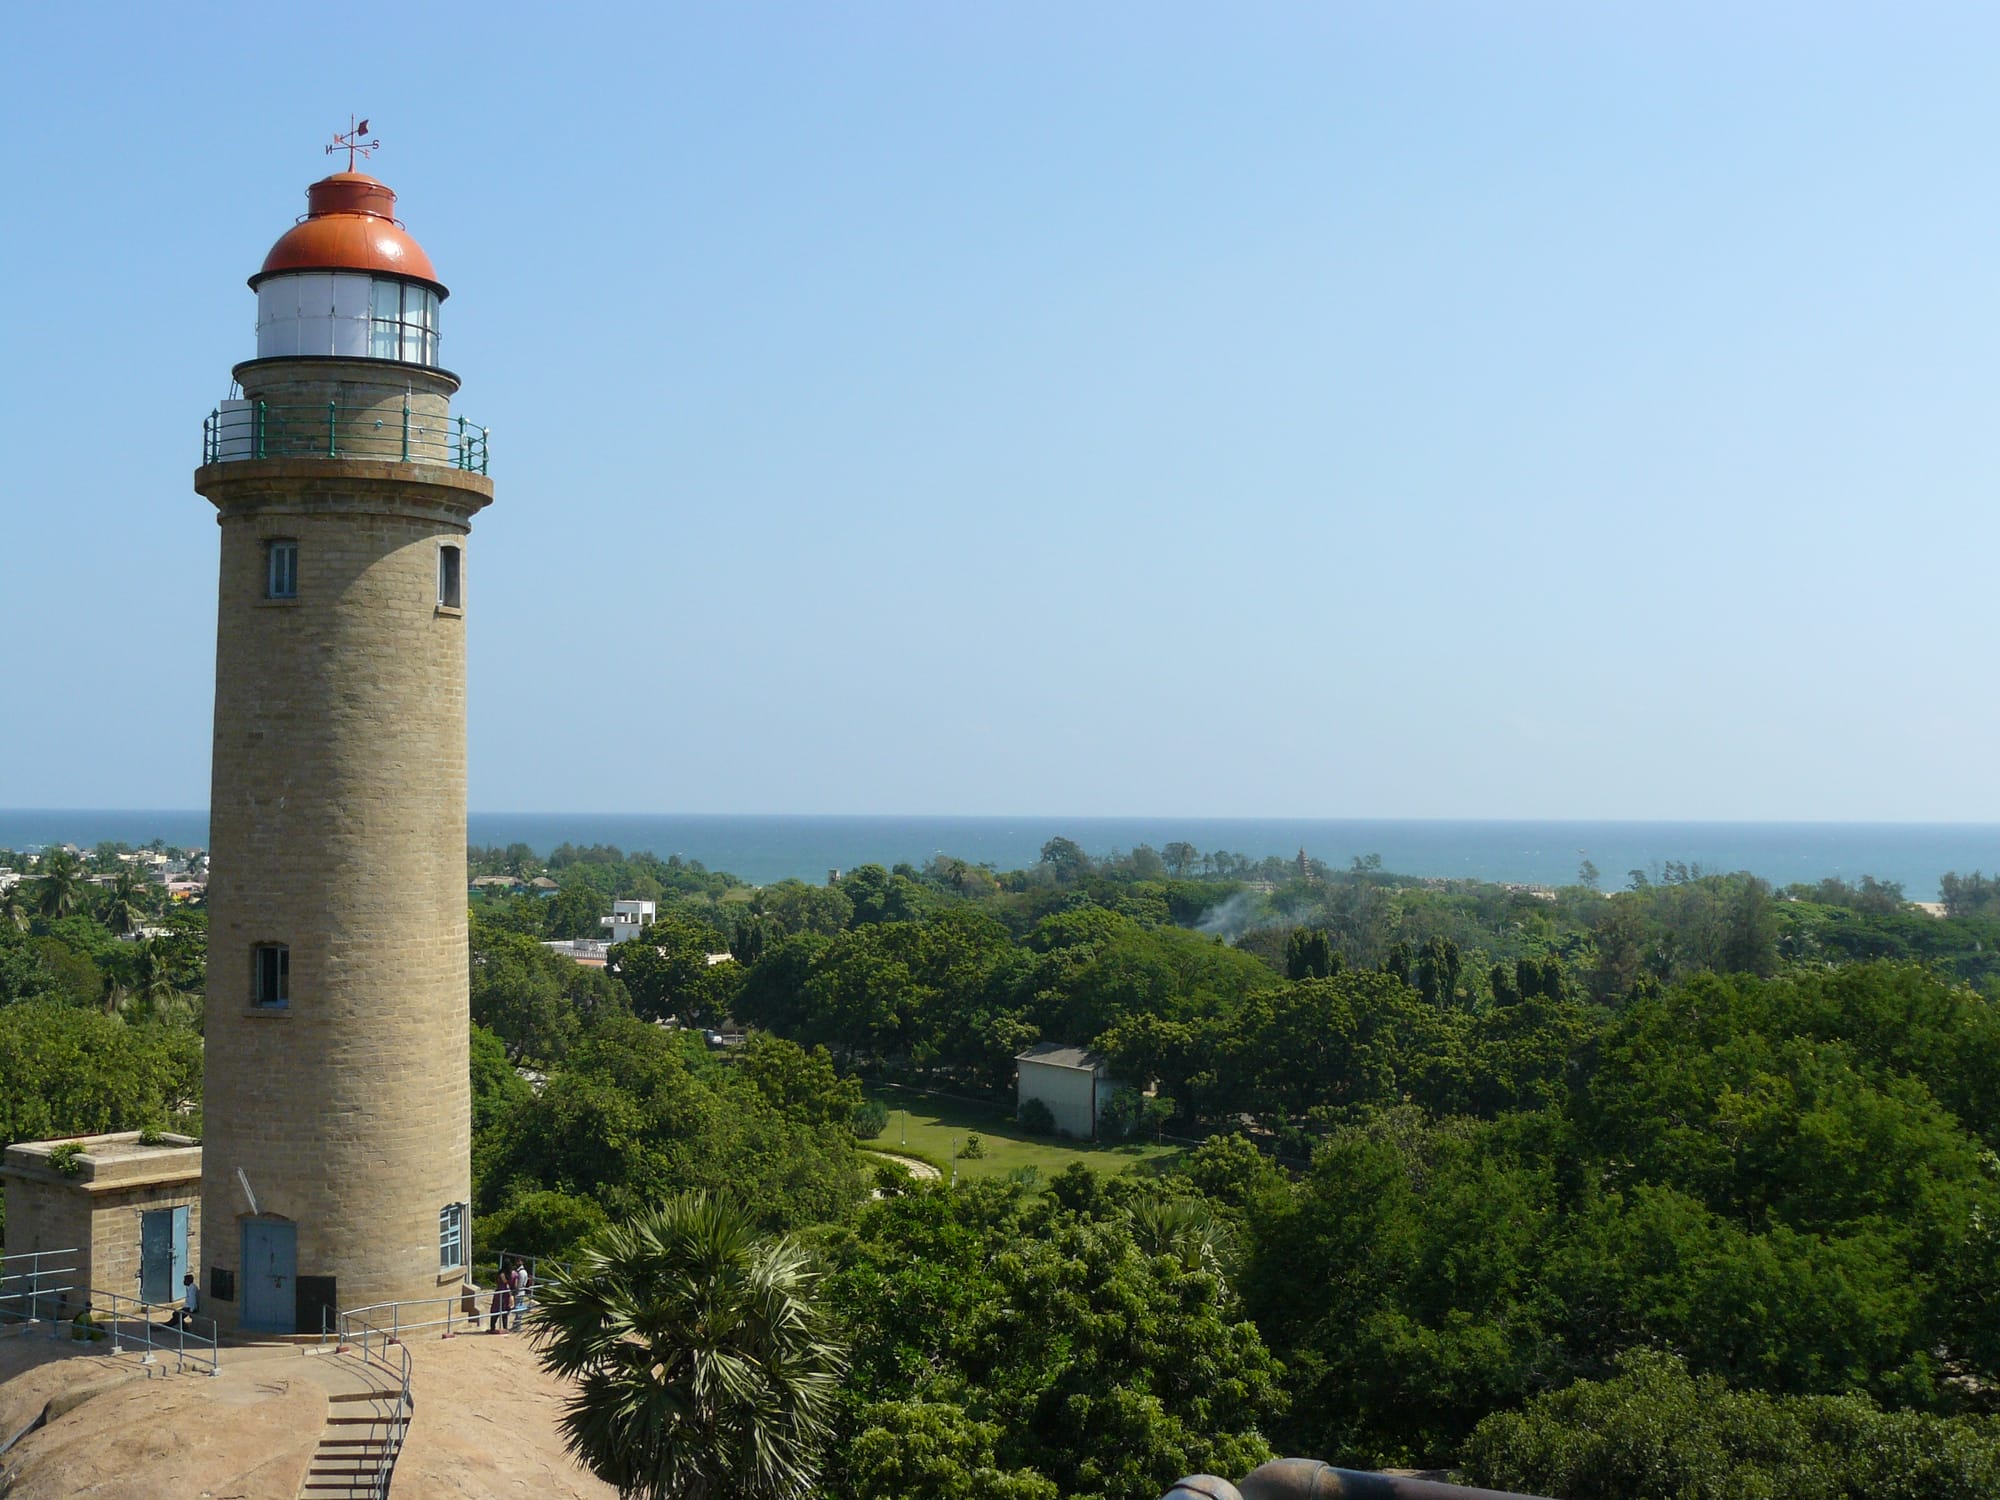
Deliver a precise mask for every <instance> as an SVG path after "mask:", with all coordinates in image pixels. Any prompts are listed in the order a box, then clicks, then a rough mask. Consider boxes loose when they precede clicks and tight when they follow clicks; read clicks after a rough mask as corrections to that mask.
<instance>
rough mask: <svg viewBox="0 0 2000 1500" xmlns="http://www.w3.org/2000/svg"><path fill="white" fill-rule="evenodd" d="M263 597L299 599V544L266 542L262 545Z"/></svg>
mask: <svg viewBox="0 0 2000 1500" xmlns="http://www.w3.org/2000/svg"><path fill="white" fill-rule="evenodd" d="M264 597H265V598H266V599H296V598H298V597H299V544H298V543H297V542H266V543H265V544H264Z"/></svg>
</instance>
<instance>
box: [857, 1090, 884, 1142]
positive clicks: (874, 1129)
mask: <svg viewBox="0 0 2000 1500" xmlns="http://www.w3.org/2000/svg"><path fill="white" fill-rule="evenodd" d="M849 1123H850V1124H851V1125H853V1127H854V1135H855V1138H856V1139H857V1140H863V1141H872V1140H874V1139H875V1138H876V1137H877V1136H879V1135H880V1134H881V1133H882V1132H883V1131H885V1130H887V1129H888V1128H889V1106H888V1105H886V1104H884V1103H883V1102H882V1101H881V1100H880V1099H863V1100H862V1101H861V1102H860V1103H859V1104H857V1105H855V1106H854V1114H853V1117H852V1119H851V1120H850V1121H849Z"/></svg>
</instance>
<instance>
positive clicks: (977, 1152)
mask: <svg viewBox="0 0 2000 1500" xmlns="http://www.w3.org/2000/svg"><path fill="white" fill-rule="evenodd" d="M958 1154H959V1155H960V1156H965V1157H975V1156H984V1155H985V1154H986V1142H984V1141H982V1140H981V1139H980V1138H979V1134H978V1132H977V1131H967V1132H966V1135H965V1145H964V1146H963V1147H962V1148H961V1149H960V1150H959V1153H958Z"/></svg>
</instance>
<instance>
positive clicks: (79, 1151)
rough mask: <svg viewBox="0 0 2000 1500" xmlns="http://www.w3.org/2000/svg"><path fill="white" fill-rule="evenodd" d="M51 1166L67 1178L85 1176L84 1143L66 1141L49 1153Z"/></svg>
mask: <svg viewBox="0 0 2000 1500" xmlns="http://www.w3.org/2000/svg"><path fill="white" fill-rule="evenodd" d="M49 1165H50V1166H52V1167H54V1168H55V1169H56V1170H57V1171H58V1172H60V1173H62V1175H63V1176H65V1177H81V1176H82V1175H83V1142H82V1141H64V1142H63V1143H62V1144H61V1145H60V1146H57V1147H56V1148H55V1149H54V1150H52V1151H51V1152H49Z"/></svg>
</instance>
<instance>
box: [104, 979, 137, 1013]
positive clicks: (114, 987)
mask: <svg viewBox="0 0 2000 1500" xmlns="http://www.w3.org/2000/svg"><path fill="white" fill-rule="evenodd" d="M132 1000H133V996H132V991H131V989H130V988H128V987H127V986H125V985H123V984H120V983H119V982H118V981H117V980H115V979H106V980H105V981H104V1013H105V1014H106V1015H107V1016H118V1017H120V1018H123V1017H125V1016H128V1015H130V1014H131V1012H132Z"/></svg>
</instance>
